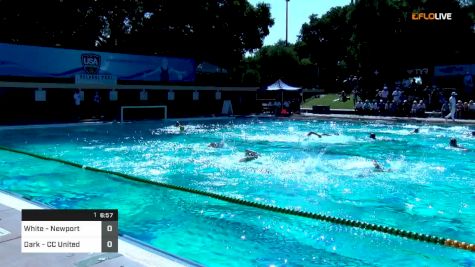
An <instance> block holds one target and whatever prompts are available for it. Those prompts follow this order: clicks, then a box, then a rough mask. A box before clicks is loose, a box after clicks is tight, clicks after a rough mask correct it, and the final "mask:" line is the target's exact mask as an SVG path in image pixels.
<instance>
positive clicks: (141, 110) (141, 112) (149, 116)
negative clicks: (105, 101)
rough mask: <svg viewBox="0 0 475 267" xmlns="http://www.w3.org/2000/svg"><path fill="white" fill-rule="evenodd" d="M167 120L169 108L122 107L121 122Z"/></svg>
mask: <svg viewBox="0 0 475 267" xmlns="http://www.w3.org/2000/svg"><path fill="white" fill-rule="evenodd" d="M166 118H167V106H122V107H120V122H124V120H127V121H133V120H156V119H166Z"/></svg>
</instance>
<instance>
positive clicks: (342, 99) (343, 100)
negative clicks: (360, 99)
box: [340, 90, 348, 102]
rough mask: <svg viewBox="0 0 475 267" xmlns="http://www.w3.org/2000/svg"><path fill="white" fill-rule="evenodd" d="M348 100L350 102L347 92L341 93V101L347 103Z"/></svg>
mask: <svg viewBox="0 0 475 267" xmlns="http://www.w3.org/2000/svg"><path fill="white" fill-rule="evenodd" d="M346 100H348V97H347V96H346V93H345V90H343V91H341V94H340V101H341V102H346Z"/></svg>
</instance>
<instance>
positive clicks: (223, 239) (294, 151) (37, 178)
mask: <svg viewBox="0 0 475 267" xmlns="http://www.w3.org/2000/svg"><path fill="white" fill-rule="evenodd" d="M415 128H419V129H420V133H418V134H411V131H412V130H413V129H415ZM309 131H315V132H318V133H328V134H331V135H330V136H323V137H322V138H318V137H317V136H310V137H307V136H306V134H307V133H308V132H309ZM471 131H473V128H470V127H468V126H444V125H442V126H437V125H422V124H420V125H411V124H395V123H391V124H389V123H384V122H371V123H365V122H348V121H292V120H257V119H242V120H233V121H213V122H211V121H210V122H203V121H194V122H192V121H190V122H187V123H186V130H185V132H184V133H179V131H177V129H176V128H175V127H174V126H173V125H171V124H170V123H166V122H141V123H130V124H108V125H97V126H80V127H79V126H78V127H62V128H48V129H45V128H39V129H28V130H2V131H0V140H1V141H0V144H1V145H3V146H9V147H14V148H17V149H22V150H27V151H30V152H35V153H39V154H45V155H49V156H54V157H58V158H63V159H67V160H70V161H74V162H79V163H82V164H85V165H89V166H94V167H99V168H103V169H110V170H114V171H119V172H124V173H128V174H134V175H137V176H141V177H145V178H148V179H151V180H156V181H160V182H167V183H171V184H176V185H182V186H187V187H192V188H197V189H202V190H207V191H211V192H216V193H221V194H225V195H229V196H234V197H239V198H243V199H248V200H253V201H258V202H262V203H269V204H274V205H278V206H282V207H289V208H295V209H302V210H306V211H312V212H318V213H322V214H327V215H331V216H338V217H343V218H348V219H355V220H361V221H366V222H370V223H377V224H383V225H387V226H392V227H397V228H401V229H404V230H411V231H416V232H421V233H427V234H431V235H437V236H441V237H447V238H451V239H457V240H461V241H465V242H471V243H475V227H473V225H474V224H473V221H474V220H475V204H474V203H475V180H474V179H473V177H474V176H475V175H474V174H475V166H474V164H473V163H474V162H475V138H473V137H471V136H470V135H469V133H470V132H471ZM370 132H374V133H376V135H377V139H376V140H371V139H369V138H368V135H369V133H370ZM451 137H456V138H457V139H458V142H459V143H460V144H461V145H463V146H465V147H466V148H468V149H469V150H468V151H462V150H457V149H453V148H449V147H448V140H449V139H450V138H451ZM210 142H223V143H224V144H225V145H224V147H223V148H217V149H216V148H210V147H208V144H209V143H210ZM245 149H252V150H255V151H257V152H259V153H260V154H261V156H260V157H259V158H258V159H257V160H254V161H250V162H239V160H240V159H241V158H242V157H243V156H244V150H245ZM372 160H377V161H378V162H379V163H380V165H381V166H382V167H383V168H384V169H385V170H387V171H385V172H377V171H375V170H374V166H373V163H372ZM0 167H1V169H2V170H4V171H2V172H1V173H0V189H4V190H7V191H11V192H16V193H20V194H22V195H25V196H27V197H29V198H32V199H33V200H36V201H39V202H42V203H45V204H48V205H51V206H54V207H57V208H118V209H119V212H120V216H121V219H120V222H119V226H120V231H121V232H122V233H124V234H127V235H130V236H132V237H135V238H138V239H140V240H142V241H144V242H146V243H149V244H151V245H153V246H156V247H158V248H160V249H163V250H166V251H169V252H171V253H174V254H176V255H179V256H182V257H185V258H189V259H191V260H194V261H197V262H199V263H202V264H204V265H206V266H328V265H330V266H331V265H336V266H342V265H343V266H348V265H349V266H372V265H376V266H381V265H384V266H394V265H398V266H401V265H403V266H421V265H423V266H475V260H474V255H473V253H471V252H466V251H462V250H456V249H452V248H446V247H442V246H436V245H431V244H427V243H422V242H417V241H412V240H407V239H404V238H399V237H393V236H390V235H387V234H382V233H376V232H370V231H366V230H361V229H354V228H350V227H345V226H338V225H332V224H330V223H325V222H318V221H314V220H310V219H303V218H297V217H292V216H288V215H282V214H276V213H272V212H267V211H262V210H259V209H254V208H250V207H244V206H240V205H236V204H230V203H226V202H222V201H218V200H214V199H210V198H207V197H203V196H196V195H193V194H189V193H183V192H179V191H174V190H170V189H164V188H160V187H156V186H151V185H144V184H140V183H136V182H131V181H127V180H124V179H121V178H115V177H111V176H108V175H103V174H97V173H92V172H89V171H85V170H79V169H76V168H73V167H68V166H64V165H62V164H59V163H54V162H47V161H42V160H38V159H33V158H30V157H27V156H22V155H17V154H13V153H8V152H0Z"/></svg>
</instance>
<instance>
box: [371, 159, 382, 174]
mask: <svg viewBox="0 0 475 267" xmlns="http://www.w3.org/2000/svg"><path fill="white" fill-rule="evenodd" d="M373 166H374V170H375V171H377V172H382V171H384V170H383V168H382V167H381V165H379V163H378V162H377V161H376V160H373Z"/></svg>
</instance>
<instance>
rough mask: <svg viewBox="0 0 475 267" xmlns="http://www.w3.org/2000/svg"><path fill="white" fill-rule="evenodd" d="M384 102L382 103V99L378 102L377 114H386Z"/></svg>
mask: <svg viewBox="0 0 475 267" xmlns="http://www.w3.org/2000/svg"><path fill="white" fill-rule="evenodd" d="M384 102H385V101H383V100H382V99H380V100H379V104H378V111H379V114H381V115H385V114H386V105H385V104H384Z"/></svg>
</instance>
